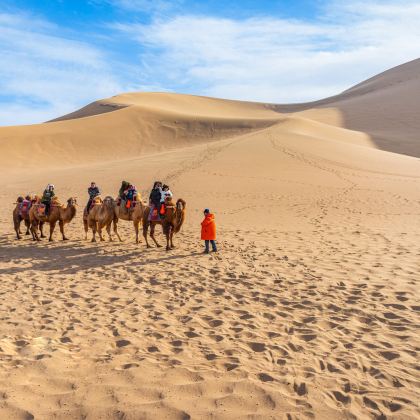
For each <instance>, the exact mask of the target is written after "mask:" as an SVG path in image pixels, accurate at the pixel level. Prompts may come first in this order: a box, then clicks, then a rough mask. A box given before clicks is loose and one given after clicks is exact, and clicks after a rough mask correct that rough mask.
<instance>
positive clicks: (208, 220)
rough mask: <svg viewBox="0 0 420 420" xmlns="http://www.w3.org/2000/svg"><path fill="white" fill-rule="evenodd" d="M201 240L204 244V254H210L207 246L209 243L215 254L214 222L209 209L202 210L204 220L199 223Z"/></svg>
mask: <svg viewBox="0 0 420 420" xmlns="http://www.w3.org/2000/svg"><path fill="white" fill-rule="evenodd" d="M201 239H202V240H203V241H204V243H205V251H204V253H205V254H208V253H209V252H210V249H209V245H210V243H211V247H212V251H213V252H217V247H216V242H215V240H216V222H215V221H214V214H211V213H210V210H209V209H205V210H204V220H203V221H202V222H201Z"/></svg>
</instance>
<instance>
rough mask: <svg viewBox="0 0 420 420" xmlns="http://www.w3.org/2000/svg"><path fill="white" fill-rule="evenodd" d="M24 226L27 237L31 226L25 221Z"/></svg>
mask: <svg viewBox="0 0 420 420" xmlns="http://www.w3.org/2000/svg"><path fill="white" fill-rule="evenodd" d="M25 226H26V233H25V235H29V234H30V233H31V230H30V227H31V224H30V223H29V220H25Z"/></svg>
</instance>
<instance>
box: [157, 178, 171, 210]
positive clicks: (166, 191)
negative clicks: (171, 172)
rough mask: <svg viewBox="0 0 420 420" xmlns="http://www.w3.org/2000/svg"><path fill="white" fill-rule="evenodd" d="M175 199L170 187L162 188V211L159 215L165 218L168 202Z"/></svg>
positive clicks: (164, 186)
mask: <svg viewBox="0 0 420 420" xmlns="http://www.w3.org/2000/svg"><path fill="white" fill-rule="evenodd" d="M172 197H173V194H172V192H171V190H170V189H169V186H168V185H166V184H165V185H163V186H162V191H161V196H160V209H159V214H160V216H161V217H163V216H164V215H165V213H166V200H171V199H172Z"/></svg>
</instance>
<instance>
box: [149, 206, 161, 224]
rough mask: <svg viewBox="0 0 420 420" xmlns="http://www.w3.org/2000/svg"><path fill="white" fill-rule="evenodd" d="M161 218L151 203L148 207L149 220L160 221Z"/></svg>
mask: <svg viewBox="0 0 420 420" xmlns="http://www.w3.org/2000/svg"><path fill="white" fill-rule="evenodd" d="M161 220H162V219H161V218H160V215H159V211H158V209H157V208H156V207H155V206H154V205H153V204H152V206H151V207H150V213H149V222H160V221H161Z"/></svg>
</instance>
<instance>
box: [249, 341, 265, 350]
mask: <svg viewBox="0 0 420 420" xmlns="http://www.w3.org/2000/svg"><path fill="white" fill-rule="evenodd" d="M248 346H249V347H250V348H251V349H252V350H253V351H255V352H257V353H261V352H263V351H264V350H265V344H264V343H255V342H251V343H248Z"/></svg>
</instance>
